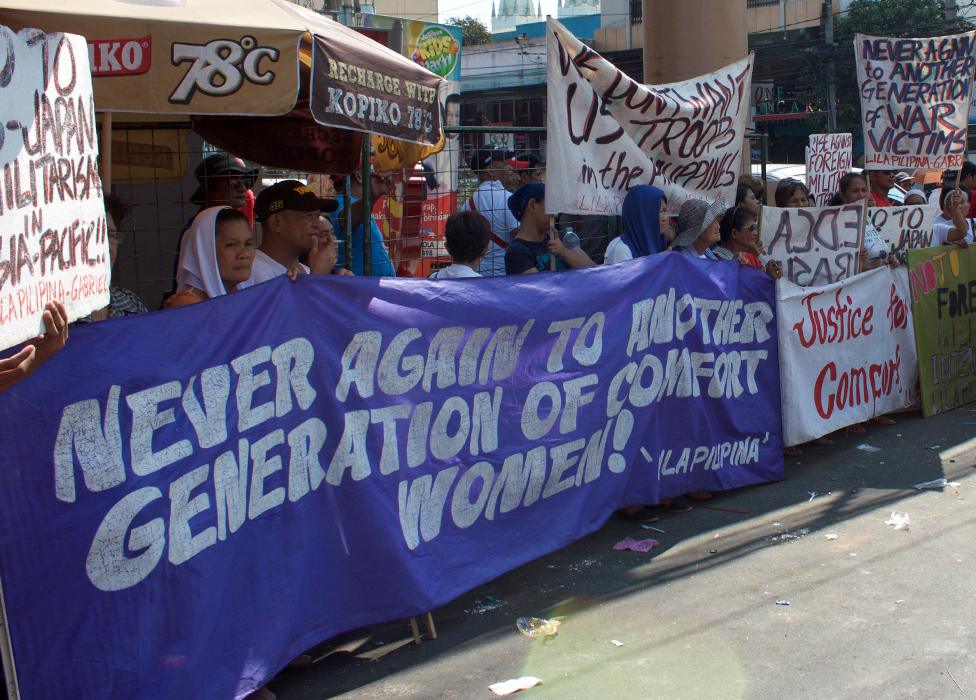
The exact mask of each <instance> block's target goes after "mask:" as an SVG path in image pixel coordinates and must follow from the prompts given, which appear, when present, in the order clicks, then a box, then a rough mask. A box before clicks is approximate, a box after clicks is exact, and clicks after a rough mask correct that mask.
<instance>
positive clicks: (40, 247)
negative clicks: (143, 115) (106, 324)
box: [0, 26, 110, 348]
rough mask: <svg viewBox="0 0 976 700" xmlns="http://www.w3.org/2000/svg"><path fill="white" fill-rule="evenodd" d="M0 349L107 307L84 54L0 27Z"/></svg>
mask: <svg viewBox="0 0 976 700" xmlns="http://www.w3.org/2000/svg"><path fill="white" fill-rule="evenodd" d="M0 38H2V41H0V45H2V46H0V56H2V57H3V58H2V60H0V67H2V68H0V104H2V105H3V106H2V108H0V109H2V117H0V125H2V127H3V128H2V130H0V348H7V347H10V346H11V345H15V344H17V343H20V342H22V341H24V340H27V339H28V338H32V337H34V336H36V335H38V334H39V333H42V332H43V326H42V322H41V316H42V314H43V312H44V306H45V304H46V303H47V302H49V301H61V302H62V303H64V305H65V307H66V309H67V311H68V319H69V320H72V321H73V320H75V319H77V318H80V317H82V316H86V315H88V314H90V313H91V312H92V311H95V310H96V309H100V308H103V307H105V306H106V305H107V304H108V301H109V292H108V287H109V274H110V264H109V254H108V237H107V231H106V226H105V207H104V204H103V202H102V184H101V180H100V179H99V176H98V142H97V138H96V126H95V104H94V100H93V99H92V86H91V74H90V72H89V67H88V46H87V44H86V43H85V40H84V39H83V38H82V37H80V36H77V35H74V34H47V35H45V34H42V33H39V32H37V31H36V30H24V31H22V32H21V33H19V34H16V33H14V32H13V31H11V30H10V29H8V28H7V27H3V26H0Z"/></svg>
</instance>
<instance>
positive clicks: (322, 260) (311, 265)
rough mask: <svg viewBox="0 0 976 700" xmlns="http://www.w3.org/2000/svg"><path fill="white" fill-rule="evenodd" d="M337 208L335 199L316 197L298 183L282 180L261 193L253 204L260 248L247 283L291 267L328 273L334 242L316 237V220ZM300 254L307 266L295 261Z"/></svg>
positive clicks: (322, 273) (317, 222) (333, 257)
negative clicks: (323, 213)
mask: <svg viewBox="0 0 976 700" xmlns="http://www.w3.org/2000/svg"><path fill="white" fill-rule="evenodd" d="M338 206H339V203H338V202H336V200H334V199H324V198H320V197H319V196H318V195H316V194H315V191H314V190H313V189H312V188H311V187H308V186H307V185H304V184H302V183H301V182H299V181H298V180H282V181H281V182H279V183H277V184H274V185H272V186H271V187H268V188H265V189H264V190H262V192H261V193H260V194H259V195H258V198H257V201H256V202H255V204H254V213H255V215H256V217H257V219H258V221H260V222H261V234H262V235H261V245H260V246H259V247H258V250H257V254H256V255H255V257H254V266H253V267H252V268H251V279H250V280H248V284H249V285H251V284H258V283H260V282H265V281H267V280H269V279H273V278H275V277H278V276H280V275H283V274H285V273H286V272H288V270H290V269H292V268H295V267H298V268H300V269H301V271H302V272H304V273H305V274H309V273H311V274H316V275H329V274H332V272H333V270H334V269H335V265H336V258H337V254H336V241H335V238H334V237H333V236H332V235H331V234H328V235H327V237H326V238H325V239H322V238H320V235H319V232H320V230H321V225H320V221H319V217H320V216H321V213H322V212H332V211H335V210H336V208H337V207H338ZM302 255H307V256H308V265H305V264H303V263H301V262H300V261H299V258H300V257H301V256H302Z"/></svg>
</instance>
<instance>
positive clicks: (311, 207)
mask: <svg viewBox="0 0 976 700" xmlns="http://www.w3.org/2000/svg"><path fill="white" fill-rule="evenodd" d="M338 208H339V202H337V201H336V200H334V199H330V198H324V197H319V196H318V195H317V194H315V190H314V189H313V188H311V187H309V186H308V185H305V184H303V183H301V182H299V181H298V180H282V181H281V182H277V183H275V184H273V185H271V187H266V188H265V189H263V190H261V193H260V194H259V195H258V198H257V200H255V202H254V215H255V216H256V217H257V219H258V221H266V220H267V218H268V217H269V216H271V215H272V214H277V213H278V212H279V211H285V210H287V209H290V210H292V211H326V212H328V211H335V210H336V209H338Z"/></svg>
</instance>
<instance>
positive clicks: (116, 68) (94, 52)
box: [88, 35, 152, 78]
mask: <svg viewBox="0 0 976 700" xmlns="http://www.w3.org/2000/svg"><path fill="white" fill-rule="evenodd" d="M88 62H89V63H90V64H91V74H92V76H93V77H96V78H98V77H106V76H111V75H139V74H140V73H145V72H146V71H148V70H149V67H150V66H151V65H152V35H147V36H144V37H142V38H141V39H89V40H88Z"/></svg>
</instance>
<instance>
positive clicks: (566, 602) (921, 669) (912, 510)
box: [270, 408, 976, 700]
mask: <svg viewBox="0 0 976 700" xmlns="http://www.w3.org/2000/svg"><path fill="white" fill-rule="evenodd" d="M896 418H897V419H898V424H897V425H895V426H870V428H869V432H868V433H867V434H866V435H844V434H843V433H840V434H836V435H835V436H834V439H835V444H834V445H832V446H809V447H806V448H804V453H803V454H802V455H801V456H799V457H794V458H788V459H787V467H786V477H787V478H786V480H785V481H783V482H780V483H776V484H767V485H763V486H757V487H751V488H747V489H740V490H737V491H734V492H727V493H723V494H717V495H716V498H714V499H713V500H712V501H709V502H707V503H706V504H704V505H705V506H707V507H702V504H698V505H696V507H695V509H694V510H693V511H691V512H689V513H684V514H668V515H665V516H663V517H662V518H661V520H660V521H659V522H658V523H655V525H654V527H657V528H659V529H662V530H665V532H664V533H656V532H653V531H646V530H642V529H641V528H640V526H638V525H633V524H629V523H625V522H622V521H619V520H617V519H611V520H610V521H608V522H607V524H606V525H605V526H604V527H603V528H602V529H601V530H600V531H598V532H596V533H594V534H593V535H591V536H589V537H587V538H585V539H583V540H580V541H578V542H576V543H574V544H573V545H572V546H570V547H567V548H565V549H563V550H560V551H559V552H555V553H553V554H551V555H549V556H547V557H543V558H541V559H539V560H536V561H534V562H532V563H530V564H528V565H526V566H523V567H521V568H519V569H516V570H515V571H512V572H510V573H508V574H506V575H504V576H502V577H500V578H498V579H496V580H495V581H492V582H490V583H488V584H486V585H484V586H481V587H479V588H478V589H476V590H473V591H471V592H469V593H467V594H465V595H463V596H461V597H460V598H458V599H457V600H455V601H454V602H453V603H451V604H450V605H448V606H445V607H444V608H441V609H438V610H436V611H435V612H434V616H435V621H436V625H437V631H438V633H439V637H438V639H437V640H435V641H424V643H423V644H421V645H420V646H416V645H414V644H412V643H411V644H406V645H405V646H402V647H400V648H398V649H396V650H395V651H390V652H389V653H387V654H385V655H383V656H381V658H379V659H377V660H366V659H362V658H358V657H357V656H356V655H358V654H363V653H369V652H375V653H377V654H382V652H383V651H386V650H388V649H390V648H391V647H390V646H389V645H390V643H393V642H396V641H398V640H403V639H405V638H407V637H408V636H409V628H408V626H407V624H406V623H405V622H403V623H396V624H389V625H381V626H376V627H372V628H369V629H367V630H360V631H358V632H356V633H351V634H348V635H343V637H341V638H340V639H338V640H334V641H333V642H332V643H330V644H327V645H324V646H323V647H321V648H320V650H319V651H320V653H326V652H328V651H330V650H332V651H334V652H335V653H332V654H331V655H329V656H328V657H327V658H325V659H324V660H322V661H320V662H318V663H315V664H313V665H311V666H307V667H305V668H302V669H294V670H288V671H286V672H284V673H283V674H281V675H280V676H279V677H278V678H277V679H276V680H275V681H274V682H272V683H271V685H270V688H271V690H273V691H274V692H275V693H276V694H277V695H278V698H279V699H280V700H311V699H313V698H314V699H316V700H318V699H319V698H325V697H334V696H343V697H359V698H367V697H368V698H376V697H423V698H439V697H443V698H467V697H471V698H489V697H494V696H493V695H492V694H491V693H490V692H489V690H488V686H489V685H490V684H492V683H496V682H498V681H504V680H507V679H510V678H517V677H519V676H524V675H532V676H537V677H539V678H541V679H542V681H543V684H542V685H540V686H538V687H536V688H533V689H531V690H528V691H525V692H523V693H521V694H520V695H521V696H525V697H529V696H531V697H533V698H544V697H550V698H603V697H607V698H631V697H633V698H647V697H652V698H653V697H668V698H709V699H712V698H824V697H830V698H848V697H851V698H854V697H856V698H880V697H884V698H908V697H913V698H916V697H922V698H966V697H973V698H976V660H974V651H976V566H974V563H976V545H974V542H976V513H974V510H973V505H974V503H976V408H962V409H958V410H956V411H954V412H952V413H949V414H946V415H943V416H939V417H936V418H930V419H928V420H923V419H922V418H921V416H920V414H918V413H909V414H901V415H899V416H896ZM862 443H867V444H868V445H870V446H872V447H876V448H880V449H879V450H878V451H876V452H875V451H864V450H861V449H858V447H857V446H858V445H860V444H862ZM943 476H944V477H946V478H948V479H949V480H950V481H957V482H958V483H959V485H958V486H950V487H947V488H945V489H941V490H936V491H928V490H926V491H918V490H916V489H914V488H912V486H913V484H916V483H918V482H922V481H928V480H932V479H937V478H939V477H943ZM718 509H725V510H718ZM893 511H898V512H904V513H907V514H908V516H909V518H910V526H909V528H908V529H907V530H895V529H894V528H893V527H892V526H890V525H886V524H885V520H887V519H888V518H889V516H890V515H891V514H892V512H893ZM827 535H836V538H831V539H828V538H827ZM623 537H634V538H636V539H642V538H646V537H654V538H656V539H658V540H659V541H660V542H661V547H660V548H657V549H654V550H653V551H652V552H650V553H649V554H640V553H635V552H616V551H613V550H612V546H613V544H614V543H615V542H617V541H618V540H620V539H622V538H623ZM786 602H788V603H789V604H788V605H786V604H785V603H786ZM526 615H536V616H542V617H553V616H562V624H561V627H560V628H559V633H558V635H557V636H556V637H555V638H552V639H550V640H547V641H542V640H535V639H529V638H527V637H524V636H522V635H521V634H520V633H519V632H518V631H517V629H516V627H515V620H516V618H518V617H521V616H526ZM611 640H617V641H619V642H622V643H623V645H622V646H616V645H614V644H613V643H612V642H611ZM342 642H346V643H348V646H347V647H344V648H345V649H353V648H355V649H354V650H353V651H345V650H343V647H341V646H339V645H340V644H341V643H342Z"/></svg>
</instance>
